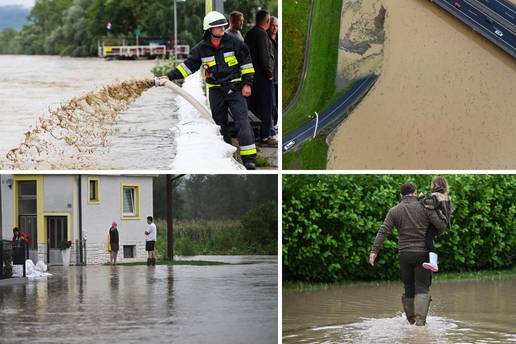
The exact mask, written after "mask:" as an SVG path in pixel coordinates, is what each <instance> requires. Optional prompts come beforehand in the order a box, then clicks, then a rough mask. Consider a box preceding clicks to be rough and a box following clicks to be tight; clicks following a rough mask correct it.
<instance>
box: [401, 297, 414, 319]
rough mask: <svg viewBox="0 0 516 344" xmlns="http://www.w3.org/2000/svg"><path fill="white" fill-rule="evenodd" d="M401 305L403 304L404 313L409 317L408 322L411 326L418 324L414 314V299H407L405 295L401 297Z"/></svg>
mask: <svg viewBox="0 0 516 344" xmlns="http://www.w3.org/2000/svg"><path fill="white" fill-rule="evenodd" d="M401 303H402V304H403V311H404V312H405V316H406V317H407V321H408V322H409V324H410V325H413V324H414V323H415V322H416V315H415V313H414V298H413V297H411V298H408V297H405V294H403V295H402V296H401Z"/></svg>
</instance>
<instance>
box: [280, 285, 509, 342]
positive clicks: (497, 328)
mask: <svg viewBox="0 0 516 344" xmlns="http://www.w3.org/2000/svg"><path fill="white" fill-rule="evenodd" d="M515 287H516V280H514V279H513V280H502V281H477V282H466V281H463V282H446V283H438V284H434V285H433V286H432V290H431V293H432V297H433V302H432V304H431V306H430V316H429V318H428V325H427V326H426V327H416V326H411V325H409V324H408V322H407V321H406V319H405V316H404V315H402V311H401V304H400V302H399V300H400V295H401V292H402V287H401V285H400V284H398V283H390V284H384V285H381V286H347V287H342V286H340V287H330V288H328V289H325V290H315V291H302V292H299V291H285V292H284V293H283V341H284V343H394V342H396V343H461V342H462V343H464V342H466V343H471V342H479V343H506V342H516V332H515V330H514V329H515V328H516V289H515Z"/></svg>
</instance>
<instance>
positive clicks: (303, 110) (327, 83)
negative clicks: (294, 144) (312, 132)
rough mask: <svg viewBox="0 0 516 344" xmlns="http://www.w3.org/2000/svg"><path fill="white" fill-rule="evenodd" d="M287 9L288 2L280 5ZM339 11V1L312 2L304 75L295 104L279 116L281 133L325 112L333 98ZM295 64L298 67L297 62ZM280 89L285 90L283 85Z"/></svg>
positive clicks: (286, 71) (287, 71) (340, 1)
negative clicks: (312, 115)
mask: <svg viewBox="0 0 516 344" xmlns="http://www.w3.org/2000/svg"><path fill="white" fill-rule="evenodd" d="M287 7H288V1H287V3H286V4H285V5H284V8H287ZM341 8H342V0H325V1H316V3H315V8H314V17H313V19H312V36H311V39H310V47H309V49H310V52H309V54H310V57H309V61H310V63H309V66H308V70H307V76H306V80H305V84H304V87H303V91H302V93H301V95H300V97H299V101H298V102H297V103H296V104H295V105H294V107H293V108H292V109H291V110H290V111H289V112H287V113H286V114H285V115H284V117H283V134H287V133H289V132H291V131H293V130H295V129H296V128H298V127H299V126H301V125H302V124H304V123H306V122H307V121H308V120H309V114H313V113H314V112H315V111H318V112H320V111H321V110H323V109H325V108H326V107H327V106H328V105H330V104H331V100H332V99H333V98H334V95H335V93H336V86H335V76H336V73H337V57H338V45H339V30H338V29H336V28H339V27H340V14H341V13H340V12H341ZM294 20H297V19H294ZM286 21H287V19H285V22H286ZM284 49H289V47H288V46H284ZM295 49H299V47H297V46H296V47H295ZM286 54H289V52H286ZM298 63H300V64H302V63H301V61H299V62H298ZM289 72H291V71H289V70H284V73H283V74H284V75H285V74H288V73H289ZM284 82H285V79H284ZM283 90H285V85H284V86H283ZM284 96H285V93H284Z"/></svg>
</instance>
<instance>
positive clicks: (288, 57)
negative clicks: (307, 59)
mask: <svg viewBox="0 0 516 344" xmlns="http://www.w3.org/2000/svg"><path fill="white" fill-rule="evenodd" d="M309 14H310V1H309V0H305V1H297V0H284V1H283V31H284V34H283V37H288V39H284V40H283V75H282V76H283V79H282V82H283V85H282V91H283V107H285V106H287V104H288V103H289V102H290V100H291V99H292V97H293V96H294V94H295V93H296V90H297V87H298V85H299V82H300V79H301V72H302V70H303V62H304V52H305V45H306V33H307V32H308V16H309Z"/></svg>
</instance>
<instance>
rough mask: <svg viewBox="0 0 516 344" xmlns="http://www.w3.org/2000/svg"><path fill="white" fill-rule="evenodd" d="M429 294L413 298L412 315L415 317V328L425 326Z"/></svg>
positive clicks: (417, 295) (429, 299)
mask: <svg viewBox="0 0 516 344" xmlns="http://www.w3.org/2000/svg"><path fill="white" fill-rule="evenodd" d="M431 300H432V299H431V298H430V294H416V296H415V297H414V313H415V315H416V326H425V325H426V316H427V315H428V309H429V308H430V301H431Z"/></svg>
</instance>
